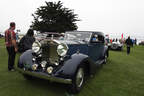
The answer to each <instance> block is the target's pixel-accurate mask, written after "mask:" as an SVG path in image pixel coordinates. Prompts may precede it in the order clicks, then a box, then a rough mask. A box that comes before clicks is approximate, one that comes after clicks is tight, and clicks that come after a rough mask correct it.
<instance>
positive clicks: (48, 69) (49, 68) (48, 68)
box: [47, 66, 53, 74]
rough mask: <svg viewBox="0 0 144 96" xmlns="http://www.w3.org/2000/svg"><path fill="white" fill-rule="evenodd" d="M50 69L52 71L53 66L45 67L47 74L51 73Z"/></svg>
mask: <svg viewBox="0 0 144 96" xmlns="http://www.w3.org/2000/svg"><path fill="white" fill-rule="evenodd" d="M52 71H53V67H52V66H50V67H47V72H48V73H49V74H51V73H52Z"/></svg>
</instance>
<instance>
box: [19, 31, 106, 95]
mask: <svg viewBox="0 0 144 96" xmlns="http://www.w3.org/2000/svg"><path fill="white" fill-rule="evenodd" d="M107 57H108V47H107V46H106V45H105V38H104V34H103V33H102V32H92V31H69V32H66V33H65V36H64V37H63V38H61V39H60V40H55V39H53V38H51V39H48V40H47V39H45V40H43V41H41V42H38V41H36V42H34V43H33V45H32V49H31V50H27V51H26V52H24V53H23V54H21V56H20V58H19V61H18V69H19V71H20V72H21V73H22V74H23V75H24V77H25V78H26V79H30V77H31V76H33V77H38V78H43V79H47V80H51V81H55V82H60V83H66V84H69V85H70V90H71V92H73V93H77V92H79V91H80V89H81V88H82V86H83V83H84V81H85V77H86V76H90V75H93V74H94V73H95V72H96V70H97V68H98V67H99V66H101V64H103V63H106V60H107Z"/></svg>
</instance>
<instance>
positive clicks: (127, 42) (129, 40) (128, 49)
mask: <svg viewBox="0 0 144 96" xmlns="http://www.w3.org/2000/svg"><path fill="white" fill-rule="evenodd" d="M125 43H126V46H127V54H130V47H131V46H132V40H131V39H130V36H129V37H128V38H127V39H126V41H125Z"/></svg>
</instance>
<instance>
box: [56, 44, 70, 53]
mask: <svg viewBox="0 0 144 96" xmlns="http://www.w3.org/2000/svg"><path fill="white" fill-rule="evenodd" d="M67 51H68V46H67V45H66V44H63V43H61V44H59V45H58V46H57V53H58V55H60V56H65V55H66V53H67Z"/></svg>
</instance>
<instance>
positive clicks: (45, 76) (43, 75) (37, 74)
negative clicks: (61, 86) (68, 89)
mask: <svg viewBox="0 0 144 96" xmlns="http://www.w3.org/2000/svg"><path fill="white" fill-rule="evenodd" d="M17 70H18V71H19V72H21V73H22V74H27V75H30V76H34V77H38V78H42V79H46V80H50V81H53V82H59V83H65V84H71V83H72V80H71V79H64V78H59V77H54V76H51V75H48V74H46V73H42V72H33V71H32V72H31V71H27V70H23V69H20V68H17Z"/></svg>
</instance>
